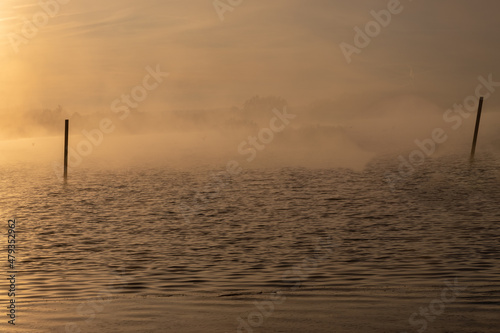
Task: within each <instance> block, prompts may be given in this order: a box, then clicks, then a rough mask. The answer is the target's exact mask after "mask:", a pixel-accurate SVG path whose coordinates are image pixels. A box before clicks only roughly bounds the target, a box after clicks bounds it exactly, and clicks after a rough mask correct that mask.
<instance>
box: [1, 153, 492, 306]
mask: <svg viewBox="0 0 500 333" xmlns="http://www.w3.org/2000/svg"><path fill="white" fill-rule="evenodd" d="M499 164H500V163H499V161H498V160H497V159H495V158H494V157H492V156H481V157H480V158H478V160H477V161H476V163H475V164H474V165H472V166H471V165H470V164H469V163H468V161H467V159H466V158H464V157H463V156H453V157H446V158H440V159H435V160H432V161H427V162H426V164H425V165H423V166H421V167H419V168H417V169H416V170H415V172H413V173H411V174H409V175H407V176H406V177H403V178H402V179H400V180H399V182H398V184H397V185H396V186H394V188H391V186H389V184H387V182H386V181H385V178H384V176H385V175H386V173H387V172H390V171H396V169H395V165H394V159H392V160H390V161H382V160H381V161H377V162H373V163H371V164H370V165H369V166H368V167H367V169H366V170H365V171H363V172H354V171H349V170H338V169H334V170H308V169H293V168H290V169H279V170H246V171H244V172H243V174H241V175H240V176H237V177H234V178H233V179H231V180H230V181H224V180H222V181H224V185H223V186H221V183H220V181H217V180H214V179H213V177H212V176H211V175H210V174H211V173H210V172H211V170H205V169H198V170H192V171H178V170H164V169H159V168H150V169H147V168H138V169H126V170H125V169H124V170H98V171H96V170H93V169H83V168H81V169H78V172H74V173H73V174H72V175H71V179H70V181H69V183H68V184H67V185H63V184H61V182H60V181H58V180H57V178H55V176H54V175H53V173H52V170H51V169H50V168H41V167H37V168H35V167H29V166H19V165H14V166H13V165H10V166H6V165H3V166H1V168H2V179H1V180H0V191H1V193H2V196H1V198H0V209H1V213H2V214H1V218H2V219H3V220H5V222H7V219H8V218H11V217H12V216H15V217H16V218H17V221H18V229H17V230H18V250H19V252H18V254H17V257H18V261H17V265H18V271H19V274H18V281H17V283H18V288H19V295H20V297H23V298H25V299H29V300H37V299H42V298H59V297H65V298H66V297H68V298H73V297H76V298H83V297H89V296H94V295H99V294H100V293H102V290H104V289H105V288H106V287H110V286H111V287H114V288H115V290H118V289H119V290H120V293H121V294H128V295H141V296H144V295H162V296H166V295H179V294H200V293H208V294H215V295H232V294H239V293H259V292H261V291H264V292H266V291H271V290H276V289H283V288H290V287H291V286H293V285H294V284H295V283H296V282H297V281H300V286H301V288H304V289H307V288H309V289H311V288H312V289H314V288H318V289H329V290H339V291H341V290H363V288H404V287H407V286H412V287H413V288H439V287H440V286H442V285H443V284H444V282H445V281H446V280H451V279H454V278H455V277H458V278H459V279H460V281H461V283H463V284H468V285H476V286H481V288H482V289H481V290H482V291H481V292H484V293H486V294H488V295H489V298H488V300H489V301H488V302H493V303H495V302H496V304H498V302H500V295H499V294H500V293H499V290H500V279H499V277H500V253H499V249H500V227H499V225H500V209H499V207H498V203H499V202H500V200H499V199H500V186H499V184H500V175H499ZM212 172H217V170H212ZM196 196H198V197H197V198H198V199H199V198H204V199H203V200H201V201H203V202H201V203H200V200H198V201H194V199H193V198H195V197H196ZM195 203H198V206H197V207H196V208H195V209H194V210H192V211H190V213H189V214H187V215H186V216H184V215H183V214H181V211H183V209H184V210H185V207H186V206H185V205H187V206H189V207H193V205H194V204H195ZM185 217H188V219H186V218H185ZM5 224H6V223H5ZM0 237H1V238H0V241H1V246H2V249H4V250H3V252H5V245H6V239H5V237H6V236H5V232H2V236H0ZM304 260H308V261H306V262H308V263H309V266H307V267H309V268H305V267H306V266H304V263H305V262H304ZM301 265H302V266H301ZM297 267H302V270H299V271H297V270H296V271H295V273H293V269H294V268H297ZM290 271H292V273H290ZM120 274H121V276H122V278H120ZM294 274H295V279H294V278H293V276H294ZM297 274H299V275H297ZM297 276H299V278H297ZM0 287H2V288H3V289H5V288H4V286H3V285H2V286H0ZM478 302H479V301H478Z"/></svg>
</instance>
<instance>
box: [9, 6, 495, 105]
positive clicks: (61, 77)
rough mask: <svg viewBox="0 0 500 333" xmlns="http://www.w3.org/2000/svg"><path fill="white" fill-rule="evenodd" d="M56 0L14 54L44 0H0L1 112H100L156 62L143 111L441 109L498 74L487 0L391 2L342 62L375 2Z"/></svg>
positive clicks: (491, 14)
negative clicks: (325, 106) (401, 104)
mask: <svg viewBox="0 0 500 333" xmlns="http://www.w3.org/2000/svg"><path fill="white" fill-rule="evenodd" d="M55 1H59V2H61V3H62V2H67V3H66V4H59V5H58V7H59V8H56V7H54V6H52V7H50V8H51V9H52V10H53V11H54V15H53V16H54V17H49V19H48V20H47V22H43V21H42V23H43V24H42V25H41V27H40V28H39V29H38V31H37V33H36V35H35V36H34V37H33V38H29V39H27V43H22V44H18V45H17V47H18V52H16V47H13V43H12V42H11V40H12V38H13V36H14V34H16V35H17V36H21V35H22V28H23V25H24V23H23V19H24V18H26V19H28V21H32V20H33V18H34V17H38V18H40V15H39V14H40V13H43V9H42V8H41V7H40V5H39V3H38V1H28V0H2V2H1V4H0V35H1V36H2V39H1V40H0V59H1V60H0V70H1V72H2V75H1V78H0V94H1V96H2V101H3V102H2V103H1V104H2V105H1V106H0V112H7V110H8V111H11V112H12V111H15V110H23V109H38V108H39V109H42V108H55V107H56V106H57V105H59V104H61V105H63V106H64V107H65V108H66V109H68V110H72V111H78V112H91V111H92V110H99V111H105V110H107V109H109V104H110V103H111V102H112V101H113V100H114V99H115V98H117V97H119V96H121V94H123V93H125V92H128V91H130V89H131V88H132V87H134V86H135V85H136V84H138V83H140V82H141V80H142V78H143V76H144V68H145V67H146V66H153V67H154V66H156V65H157V64H159V65H160V66H161V68H162V69H164V70H165V71H168V72H170V74H171V75H170V77H169V78H168V80H166V82H165V83H164V84H162V85H161V87H160V88H159V89H158V90H157V91H154V92H153V93H152V94H151V95H150V96H149V97H148V99H147V101H145V103H144V104H143V105H142V106H141V107H142V109H143V110H146V111H148V110H156V111H158V110H162V109H190V108H201V109H207V108H212V107H219V106H231V105H240V104H241V103H242V102H243V101H244V100H246V99H248V98H249V97H251V96H254V95H256V94H260V95H278V96H281V97H283V98H285V99H287V100H288V101H289V102H290V103H291V104H301V103H309V102H313V101H314V100H318V99H324V98H330V99H337V98H346V96H347V97H350V96H352V98H353V99H355V98H358V97H357V96H362V95H364V94H370V95H373V94H379V95H380V96H382V97H383V96H386V95H390V96H393V95H398V94H413V95H417V96H420V97H422V98H425V99H429V100H431V101H432V102H433V103H436V104H438V105H440V106H442V107H447V106H448V105H450V104H453V103H454V102H455V101H460V100H462V99H463V98H464V97H465V96H467V95H468V94H470V93H471V90H473V89H474V87H475V85H476V78H477V76H479V75H487V74H489V73H493V74H494V75H496V76H497V77H498V78H499V81H500V71H498V69H499V66H500V65H499V64H500V63H499V62H498V59H500V54H499V53H500V52H499V48H498V41H497V39H498V38H497V32H498V31H499V28H500V26H499V25H500V21H499V20H498V19H497V17H496V15H497V13H498V10H499V9H500V5H499V4H498V2H494V1H493V0H487V1H481V5H480V6H478V5H477V3H474V2H472V1H465V0H458V1H457V0H443V1H437V2H432V1H413V2H410V1H408V0H406V1H401V6H402V7H403V8H404V10H403V11H402V12H401V13H400V14H398V15H395V16H394V17H393V19H392V21H391V23H390V24H389V25H388V26H387V27H385V28H383V29H382V31H381V33H380V34H379V35H378V36H376V37H374V38H373V40H372V41H371V43H370V45H369V46H368V47H366V48H365V49H363V50H362V52H361V54H359V55H357V54H356V55H354V56H353V62H352V63H351V64H347V62H346V60H345V58H344V55H343V54H342V51H341V49H340V47H339V44H340V43H342V42H346V43H351V44H352V43H353V39H354V34H355V33H354V30H353V28H354V27H356V26H359V27H364V25H365V24H366V23H367V22H369V21H370V20H373V18H372V16H371V15H370V11H372V10H375V11H380V10H383V9H385V8H387V4H388V1H373V0H370V1H368V0H364V1H355V3H349V2H346V1H340V0H312V1H311V0H273V1H263V0H253V1H243V2H242V3H241V5H239V6H236V7H235V8H232V10H231V11H226V12H225V13H223V17H224V21H221V20H220V17H219V15H218V13H217V12H216V9H215V8H214V4H213V1H212V0H182V1H181V0H143V1H137V0H135V1H132V0H108V1H97V0H85V1H76V0H64V1H63V0H43V1H42V3H53V2H55ZM222 2H226V3H227V0H222ZM54 8H55V9H54ZM37 15H38V16H37ZM9 39H10V40H9ZM491 103H493V101H492V102H491Z"/></svg>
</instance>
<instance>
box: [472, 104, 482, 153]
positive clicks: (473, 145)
mask: <svg viewBox="0 0 500 333" xmlns="http://www.w3.org/2000/svg"><path fill="white" fill-rule="evenodd" d="M483 100H484V98H483V97H481V98H480V99H479V107H478V109H477V118H476V128H475V130H474V140H472V150H471V152H470V159H471V160H473V159H474V155H475V154H476V144H477V135H478V134H479V123H480V122H481V111H482V110H483Z"/></svg>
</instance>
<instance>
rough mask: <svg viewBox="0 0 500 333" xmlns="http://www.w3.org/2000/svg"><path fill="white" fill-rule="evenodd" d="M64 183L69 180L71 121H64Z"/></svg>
mask: <svg viewBox="0 0 500 333" xmlns="http://www.w3.org/2000/svg"><path fill="white" fill-rule="evenodd" d="M64 123H65V129H64V181H67V180H68V134H69V120H68V119H66V120H65V121H64Z"/></svg>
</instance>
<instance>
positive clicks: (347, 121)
mask: <svg viewBox="0 0 500 333" xmlns="http://www.w3.org/2000/svg"><path fill="white" fill-rule="evenodd" d="M354 104H355V105H354V106H351V107H347V106H346V105H345V104H343V103H342V102H334V101H321V102H316V103H312V104H310V105H308V106H302V107H300V106H299V107H294V106H288V105H287V102H286V101H285V100H283V99H280V98H277V97H254V98H252V99H250V100H248V101H247V102H245V103H244V105H243V106H241V107H232V108H226V109H213V110H191V111H187V110H186V111H165V112H138V111H134V110H132V111H131V112H130V113H126V114H120V113H117V114H115V113H112V112H109V113H100V114H89V115H79V114H76V113H75V114H70V113H68V112H65V111H63V110H62V109H61V108H57V109H56V110H52V111H51V110H46V111H44V113H43V115H40V114H38V116H37V117H33V116H32V115H33V113H28V114H27V115H25V116H24V118H21V119H22V122H23V123H25V124H27V125H26V128H25V129H23V131H19V130H18V131H16V130H14V129H12V130H11V131H10V132H9V131H6V132H4V140H3V141H0V157H1V161H2V162H8V161H19V162H23V161H26V162H28V161H31V162H33V161H40V162H49V163H56V164H61V163H62V161H61V159H62V140H63V137H62V135H63V131H64V128H63V126H64V118H66V117H67V118H70V168H72V169H75V170H76V169H77V168H78V167H81V166H88V167H89V166H91V165H97V166H98V167H108V168H109V167H113V168H120V167H123V168H127V167H130V166H136V165H147V166H165V167H174V168H186V167H187V168H189V167H198V166H214V167H215V166H217V167H221V166H224V165H226V164H227V162H228V161H231V160H236V161H238V163H239V164H240V165H241V166H243V167H245V168H256V167H287V166H289V167H308V168H351V169H353V170H358V171H359V170H362V169H363V168H364V167H365V166H366V164H367V163H368V162H369V161H371V160H373V159H374V158H380V157H382V156H394V160H395V162H398V159H397V157H398V155H402V156H404V157H405V158H408V155H409V154H410V153H411V152H412V151H414V150H421V151H422V153H423V154H424V155H425V158H426V159H429V158H435V157H439V156H443V155H447V154H456V153H464V152H467V151H469V150H470V144H471V141H472V133H473V127H474V123H475V114H474V113H471V114H470V115H469V116H468V117H467V118H462V119H461V121H460V123H459V124H457V122H451V121H449V120H448V121H447V120H446V119H444V113H445V110H442V109H440V108H439V107H437V106H436V105H433V104H432V103H430V102H429V101H426V100H423V99H421V98H418V97H415V96H400V97H397V98H391V99H385V100H382V101H378V102H376V103H375V102H374V103H373V104H372V105H369V106H366V105H365V106H364V107H366V109H363V110H359V109H355V107H356V106H360V105H356V104H360V103H354ZM492 111H494V110H488V109H487V107H486V110H485V112H484V113H483V118H482V123H481V131H480V136H479V146H478V149H479V150H480V151H484V152H493V153H494V152H498V151H499V150H500V134H499V132H498V130H497V129H498V128H499V127H500V116H499V113H498V112H492ZM35 114H36V113H35ZM283 115H285V116H283ZM367 115H369V116H367ZM280 117H281V118H280ZM17 121H20V119H17ZM103 121H105V122H106V126H104V128H103V127H102V122H103ZM456 125H459V126H456ZM455 127H456V128H455ZM273 129H274V130H273ZM436 129H441V131H442V135H441V136H442V137H443V138H444V142H439V143H438V142H434V143H430V142H429V140H434V139H433V132H434V131H435V130H436ZM106 130H107V131H106ZM9 133H10V134H9ZM27 135H32V136H31V137H30V138H29V139H28V138H25V137H26V136H27ZM252 140H253V141H252Z"/></svg>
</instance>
